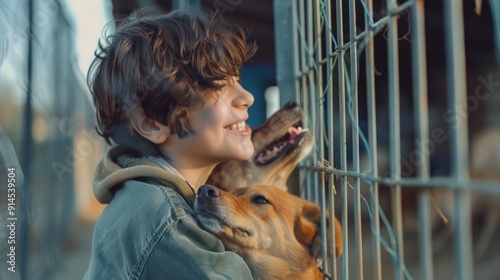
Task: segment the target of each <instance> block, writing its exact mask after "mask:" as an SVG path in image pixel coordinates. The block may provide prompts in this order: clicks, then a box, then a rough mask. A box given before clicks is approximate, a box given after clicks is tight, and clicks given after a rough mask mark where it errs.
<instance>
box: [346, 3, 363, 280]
mask: <svg viewBox="0 0 500 280" xmlns="http://www.w3.org/2000/svg"><path fill="white" fill-rule="evenodd" d="M356 35H357V34H356V3H355V0H351V1H349V39H350V42H349V52H350V68H351V71H350V72H351V73H350V75H349V76H350V79H349V82H350V92H349V94H350V96H351V104H348V106H349V109H350V110H351V113H352V116H351V117H352V119H351V121H352V158H353V162H352V167H353V171H354V172H359V130H358V128H359V121H358V52H357V47H358V44H357V43H356ZM353 187H354V248H355V254H356V262H355V263H356V268H357V270H356V279H359V280H362V279H363V235H362V224H361V190H360V188H361V184H360V180H359V178H355V179H354V186H353Z"/></svg>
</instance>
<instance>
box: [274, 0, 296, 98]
mask: <svg viewBox="0 0 500 280" xmlns="http://www.w3.org/2000/svg"><path fill="white" fill-rule="evenodd" d="M294 2H295V1H288V0H275V1H274V30H275V32H274V34H275V42H276V44H275V49H276V80H277V83H278V87H279V89H280V103H281V104H280V105H281V106H282V105H284V104H285V103H286V102H288V101H289V100H293V99H295V97H296V92H297V85H296V81H295V77H296V76H297V74H296V72H295V69H296V65H297V63H296V61H295V59H294V58H296V48H297V46H296V44H297V43H296V42H297V35H296V34H297V32H296V23H295V21H294V19H295V16H294V11H295V9H294V6H295V5H294Z"/></svg>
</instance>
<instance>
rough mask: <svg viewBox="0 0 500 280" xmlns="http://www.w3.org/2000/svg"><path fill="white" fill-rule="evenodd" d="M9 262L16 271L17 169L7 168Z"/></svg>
mask: <svg viewBox="0 0 500 280" xmlns="http://www.w3.org/2000/svg"><path fill="white" fill-rule="evenodd" d="M7 213H8V214H7V228H8V232H9V234H8V237H7V244H8V246H7V247H8V249H7V264H8V265H9V267H8V270H9V271H11V272H16V221H17V217H16V169H15V168H7Z"/></svg>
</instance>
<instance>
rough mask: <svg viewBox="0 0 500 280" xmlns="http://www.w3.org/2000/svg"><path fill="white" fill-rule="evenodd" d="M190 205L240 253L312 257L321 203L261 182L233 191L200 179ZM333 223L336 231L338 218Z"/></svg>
mask: <svg viewBox="0 0 500 280" xmlns="http://www.w3.org/2000/svg"><path fill="white" fill-rule="evenodd" d="M195 211H196V214H197V219H198V221H199V222H200V224H201V225H202V227H204V228H205V229H206V230H208V231H209V232H212V233H213V234H215V235H217V236H218V237H219V238H220V239H221V240H222V242H223V243H224V245H225V246H226V248H227V249H228V250H231V251H234V252H237V253H241V254H242V255H243V256H245V255H249V254H261V255H263V256H274V257H277V258H283V259H289V260H292V259H297V260H303V261H304V260H307V259H309V260H311V261H314V256H313V254H312V251H311V250H312V249H313V248H312V247H313V245H314V244H313V243H314V242H315V240H317V238H318V236H320V230H319V229H320V208H319V206H317V205H316V204H314V203H312V202H309V201H307V200H304V199H301V198H299V197H297V196H294V195H292V194H289V193H287V192H284V191H281V190H279V189H278V188H275V187H271V186H265V185H255V186H252V187H246V188H240V189H237V190H235V191H233V192H232V193H228V192H225V191H223V190H221V189H218V188H215V187H213V186H210V185H204V186H202V187H200V189H199V190H198V197H197V199H196V202H195ZM335 227H336V232H337V233H340V224H339V223H338V221H336V224H335ZM339 238H340V234H339V236H338V237H337V238H336V241H338V242H336V243H337V244H336V247H337V251H336V253H337V255H340V254H341V252H342V245H341V239H339ZM339 246H340V247H339ZM297 265H298V264H297Z"/></svg>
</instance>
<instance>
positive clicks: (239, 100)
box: [234, 87, 254, 109]
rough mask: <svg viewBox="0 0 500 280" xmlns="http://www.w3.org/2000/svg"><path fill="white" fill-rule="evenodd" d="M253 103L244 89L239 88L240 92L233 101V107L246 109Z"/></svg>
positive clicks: (249, 94)
mask: <svg viewBox="0 0 500 280" xmlns="http://www.w3.org/2000/svg"><path fill="white" fill-rule="evenodd" d="M253 102H254V97H253V95H252V94H251V93H250V92H248V91H247V90H246V89H244V88H243V87H241V88H240V91H239V92H238V96H237V97H236V98H235V100H234V106H235V107H237V108H241V109H247V108H248V107H250V106H252V104H253Z"/></svg>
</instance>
